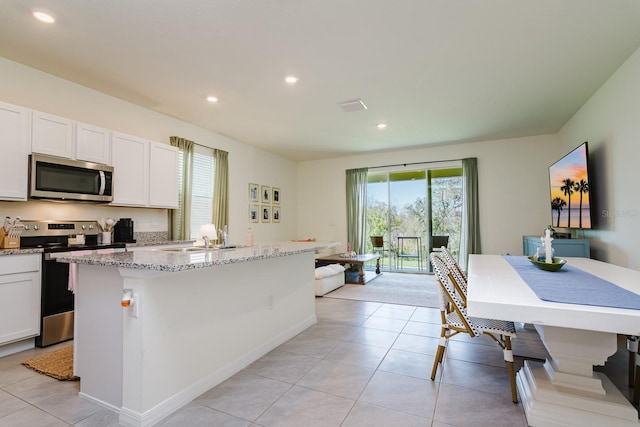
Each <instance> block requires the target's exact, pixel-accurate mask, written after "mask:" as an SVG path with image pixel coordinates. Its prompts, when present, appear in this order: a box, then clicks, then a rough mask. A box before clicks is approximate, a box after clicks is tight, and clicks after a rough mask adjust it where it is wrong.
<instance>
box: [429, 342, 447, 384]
mask: <svg viewBox="0 0 640 427" xmlns="http://www.w3.org/2000/svg"><path fill="white" fill-rule="evenodd" d="M440 340H444V338H440ZM444 347H445V346H444V344H443V343H442V342H441V343H440V344H439V345H438V351H436V356H435V358H434V359H433V368H432V369H431V379H432V380H435V379H436V372H438V365H439V364H440V363H442V359H443V356H444Z"/></svg>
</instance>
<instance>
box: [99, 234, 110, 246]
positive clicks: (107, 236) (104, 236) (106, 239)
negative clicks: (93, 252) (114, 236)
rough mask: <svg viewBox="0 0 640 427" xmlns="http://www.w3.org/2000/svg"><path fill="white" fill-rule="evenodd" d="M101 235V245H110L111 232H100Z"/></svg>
mask: <svg viewBox="0 0 640 427" xmlns="http://www.w3.org/2000/svg"><path fill="white" fill-rule="evenodd" d="M100 235H101V239H102V241H101V243H102V244H103V245H110V244H111V232H110V231H102V232H101V233H100Z"/></svg>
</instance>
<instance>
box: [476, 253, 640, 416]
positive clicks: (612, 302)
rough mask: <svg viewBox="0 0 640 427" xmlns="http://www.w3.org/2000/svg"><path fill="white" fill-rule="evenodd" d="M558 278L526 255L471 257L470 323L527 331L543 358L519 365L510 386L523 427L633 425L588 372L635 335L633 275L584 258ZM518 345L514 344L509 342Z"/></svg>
mask: <svg viewBox="0 0 640 427" xmlns="http://www.w3.org/2000/svg"><path fill="white" fill-rule="evenodd" d="M565 261H566V265H564V266H563V267H562V268H561V269H559V270H558V271H545V270H541V269H539V268H538V267H537V266H536V265H534V263H532V262H530V260H529V259H528V258H527V257H525V256H510V255H470V256H469V264H468V291H467V292H468V295H467V310H468V314H469V315H470V316H474V317H483V318H491V319H499V320H510V321H513V322H522V323H529V324H533V325H534V326H535V328H536V330H537V331H538V333H539V334H540V338H541V340H542V342H543V343H544V346H545V348H546V349H547V351H548V353H549V357H548V358H547V359H546V360H545V361H541V360H525V361H524V364H523V367H522V368H521V369H520V370H519V371H518V374H517V386H518V394H519V397H520V401H521V402H522V405H523V408H524V411H525V415H526V417H527V422H528V424H529V425H530V426H604V425H606V426H632V425H633V426H638V424H639V421H638V411H637V410H636V409H635V407H634V406H633V405H632V404H631V403H630V402H629V400H628V399H627V398H626V397H625V396H624V395H623V394H622V393H621V392H620V391H619V390H618V389H617V388H616V387H615V385H614V384H613V383H612V382H611V380H610V379H609V378H608V377H607V376H606V375H604V374H603V373H601V372H595V371H594V369H593V367H594V366H596V365H604V364H605V362H606V361H607V359H608V358H609V356H611V355H613V354H614V353H616V351H617V338H618V334H623V335H630V336H638V335H640V272H639V271H636V270H632V269H629V268H625V267H621V266H617V265H614V264H610V263H607V262H603V261H598V260H594V259H589V258H565ZM516 339H517V338H516Z"/></svg>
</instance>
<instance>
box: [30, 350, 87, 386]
mask: <svg viewBox="0 0 640 427" xmlns="http://www.w3.org/2000/svg"><path fill="white" fill-rule="evenodd" d="M22 364H23V365H24V366H26V367H27V368H31V369H33V370H34V371H36V372H39V373H41V374H44V375H48V376H50V377H52V378H55V379H57V380H62V381H77V380H79V379H80V378H79V377H76V376H75V375H73V346H69V347H65V348H62V349H60V350H56V351H52V352H49V353H45V354H42V355H40V356H37V357H34V358H31V359H29V360H25V361H24V362H22Z"/></svg>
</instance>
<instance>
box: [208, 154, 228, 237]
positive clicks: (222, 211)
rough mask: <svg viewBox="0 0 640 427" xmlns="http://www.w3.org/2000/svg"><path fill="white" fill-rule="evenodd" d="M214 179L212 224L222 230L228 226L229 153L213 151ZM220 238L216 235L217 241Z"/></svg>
mask: <svg viewBox="0 0 640 427" xmlns="http://www.w3.org/2000/svg"><path fill="white" fill-rule="evenodd" d="M213 158H214V161H215V177H214V181H213V184H214V186H215V187H214V189H213V213H212V219H213V223H214V224H215V225H216V227H218V230H220V229H222V228H223V227H224V226H225V225H228V224H229V153H228V152H226V151H223V150H218V149H214V150H213ZM221 238H222V237H221V236H220V235H218V239H221Z"/></svg>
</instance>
